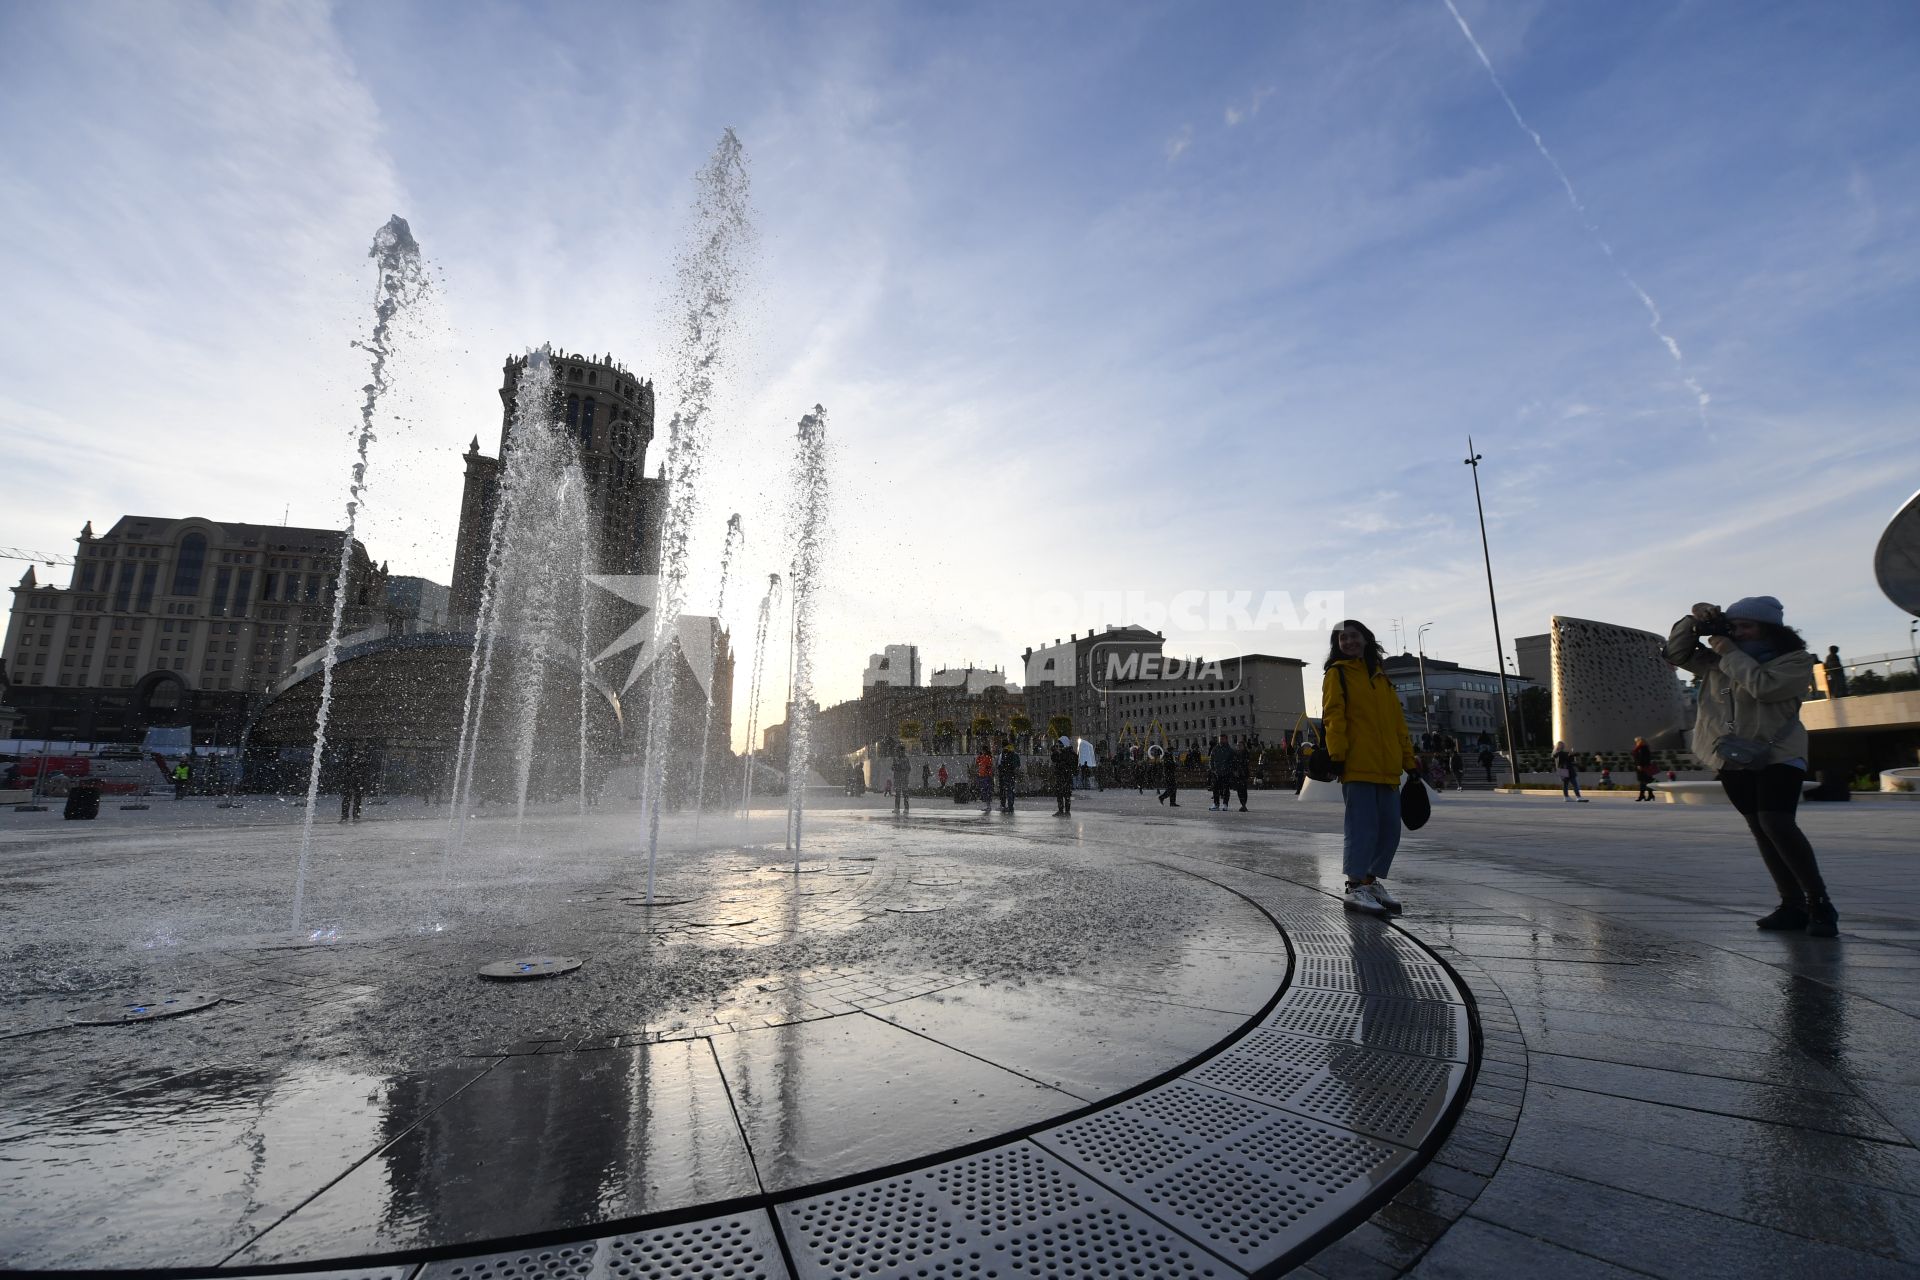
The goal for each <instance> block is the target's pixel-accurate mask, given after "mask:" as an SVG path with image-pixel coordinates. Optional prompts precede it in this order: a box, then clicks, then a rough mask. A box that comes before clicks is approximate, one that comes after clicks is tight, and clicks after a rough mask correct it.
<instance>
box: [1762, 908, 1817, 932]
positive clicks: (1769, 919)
mask: <svg viewBox="0 0 1920 1280" xmlns="http://www.w3.org/2000/svg"><path fill="white" fill-rule="evenodd" d="M1828 909H1829V910H1831V909H1832V908H1831V907H1829V908H1828ZM1753 927H1754V928H1756V929H1767V930H1770V931H1777V932H1786V931H1790V930H1791V931H1795V932H1797V931H1799V930H1801V929H1804V928H1806V927H1807V904H1806V903H1804V902H1783V903H1781V904H1780V905H1779V906H1777V907H1775V908H1774V909H1773V912H1772V913H1771V914H1770V915H1764V916H1761V917H1760V918H1759V919H1758V920H1755V921H1754V922H1753Z"/></svg>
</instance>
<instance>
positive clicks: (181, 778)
mask: <svg viewBox="0 0 1920 1280" xmlns="http://www.w3.org/2000/svg"><path fill="white" fill-rule="evenodd" d="M188 777H189V774H188V772H187V762H186V761H185V760H182V761H180V762H179V763H177V764H175V765H174V766H173V798H174V799H175V800H184V799H186V795H187V780H188Z"/></svg>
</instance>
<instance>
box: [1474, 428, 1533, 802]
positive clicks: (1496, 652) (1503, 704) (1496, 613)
mask: <svg viewBox="0 0 1920 1280" xmlns="http://www.w3.org/2000/svg"><path fill="white" fill-rule="evenodd" d="M1462 461H1463V463H1464V465H1466V466H1469V467H1472V468H1473V509H1474V511H1475V513H1477V514H1478V515H1479V517H1480V558H1481V560H1482V561H1483V562H1484V563H1485V564H1486V567H1487V607H1488V609H1490V610H1491V611H1492V613H1493V656H1494V659H1495V661H1494V664H1493V669H1494V671H1495V672H1496V673H1498V675H1499V677H1500V719H1501V721H1502V722H1503V723H1504V724H1505V725H1506V729H1507V785H1508V786H1514V785H1516V784H1517V783H1518V782H1519V781H1520V759H1519V756H1518V754H1517V753H1516V749H1515V740H1514V736H1513V708H1512V707H1511V706H1509V705H1508V703H1507V663H1506V653H1507V647H1506V645H1505V644H1504V643H1503V642H1502V641H1501V639H1500V602H1499V600H1498V599H1497V598H1496V597H1495V596H1494V593H1493V553H1492V552H1490V551H1489V550H1488V549H1487V508H1486V505H1485V504H1484V503H1483V502H1481V500H1480V455H1479V454H1477V453H1475V452H1474V451H1473V437H1472V436H1468V437H1467V456H1466V457H1465V458H1464V459H1463V460H1462Z"/></svg>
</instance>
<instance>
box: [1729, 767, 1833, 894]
mask: <svg viewBox="0 0 1920 1280" xmlns="http://www.w3.org/2000/svg"><path fill="white" fill-rule="evenodd" d="M1806 778H1807V771H1806V770H1805V769H1796V768H1795V767H1794V766H1792V765H1790V764H1770V765H1768V766H1767V767H1766V768H1764V769H1722V770H1721V771H1720V785H1721V786H1722V787H1725V788H1726V791H1727V799H1729V800H1731V801H1733V807H1734V808H1736V809H1738V810H1739V811H1740V816H1741V817H1743V818H1745V819H1746V820H1747V828H1748V829H1749V830H1751V831H1752V832H1753V839H1754V843H1756V844H1758V845H1759V846H1760V858H1761V860H1762V861H1764V862H1765V863H1766V864H1767V874H1768V875H1770V876H1772V877H1773V883H1774V886H1775V887H1776V888H1777V889H1779V890H1780V901H1782V902H1788V903H1801V902H1806V901H1809V900H1817V899H1820V898H1824V897H1826V896H1827V883H1826V881H1824V880H1822V879H1821V878H1820V863H1819V861H1818V860H1817V859H1816V858H1815V857H1814V856H1813V846H1812V845H1811V844H1809V843H1807V837H1806V835H1805V834H1804V833H1802V832H1801V830H1800V826H1799V824H1798V823H1796V822H1795V821H1794V820H1793V815H1794V811H1795V810H1797V809H1798V808H1799V807H1800V784H1801V783H1802V782H1805V781H1806Z"/></svg>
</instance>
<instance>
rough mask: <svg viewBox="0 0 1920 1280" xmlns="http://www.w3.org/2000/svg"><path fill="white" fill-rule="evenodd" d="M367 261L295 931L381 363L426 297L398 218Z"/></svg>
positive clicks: (297, 876) (296, 885) (415, 252)
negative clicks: (400, 320)
mask: <svg viewBox="0 0 1920 1280" xmlns="http://www.w3.org/2000/svg"><path fill="white" fill-rule="evenodd" d="M367 256H368V257H369V258H372V259H373V260H374V261H375V262H376V263H377V264H378V268H377V271H378V277H377V281H376V283H375V285H374V294H373V334H372V336H371V337H369V338H368V340H367V341H365V342H357V343H355V344H354V345H355V346H358V347H360V348H361V349H362V350H364V351H366V352H367V353H368V355H370V356H371V357H372V361H371V366H372V378H371V380H370V381H369V382H368V383H367V385H366V386H365V388H363V390H364V391H365V392H366V398H365V399H364V400H363V401H362V402H361V404H360V433H359V435H358V437H357V438H356V439H355V441H354V462H353V480H352V483H351V484H350V486H349V488H348V492H347V528H346V532H345V533H343V534H342V535H341V538H340V570H339V572H338V573H337V574H336V575H335V577H334V584H333V625H332V626H331V627H329V628H328V630H327V649H326V655H325V657H324V658H323V659H322V660H321V665H320V712H319V715H318V717H317V718H316V719H315V721H314V726H313V764H312V767H311V768H310V769H309V770H308V772H307V812H306V817H305V819H304V821H303V822H302V823H301V827H300V863H299V867H298V868H297V870H296V871H295V872H294V880H293V927H294V928H295V929H298V928H299V927H300V913H301V909H302V907H303V905H304V900H305V896H306V888H307V862H308V859H309V857H310V856H311V853H312V850H313V811H314V807H315V805H316V804H317V803H318V802H319V799H320V766H321V762H322V760H323V759H324V757H325V755H326V750H327V718H328V716H329V715H330V714H331V713H332V711H333V668H334V664H335V663H336V662H337V661H338V660H339V656H340V628H341V624H342V622H344V620H345V618H346V607H347V589H348V584H349V581H350V578H351V574H352V570H353V548H354V531H355V529H356V527H357V518H358V516H359V513H360V495H361V494H362V493H363V492H364V491H365V490H366V485H367V456H368V450H369V448H370V447H371V446H372V444H373V440H374V434H373V416H374V412H375V410H376V409H377V408H378V407H379V405H380V400H381V397H383V396H384V395H386V393H387V359H388V357H389V356H391V355H392V354H393V347H392V345H391V342H392V339H393V338H394V336H395V333H394V328H393V322H394V320H395V318H396V317H397V316H399V315H400V314H401V313H403V312H404V311H406V310H408V309H409V308H411V307H413V306H414V305H415V304H416V303H418V302H419V301H420V299H421V298H423V297H424V296H426V293H427V291H428V288H429V281H428V278H427V273H426V270H425V268H424V266H423V264H422V263H421V261H420V246H419V245H418V244H416V243H415V242H414V239H413V232H412V230H411V229H409V228H408V226H407V220H406V219H405V218H402V217H401V216H400V215H399V214H397V213H396V214H395V215H393V217H391V218H389V219H387V224H386V225H385V226H383V227H381V228H380V230H378V231H377V232H375V233H374V236H373V247H372V248H371V249H369V250H368V251H367Z"/></svg>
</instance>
